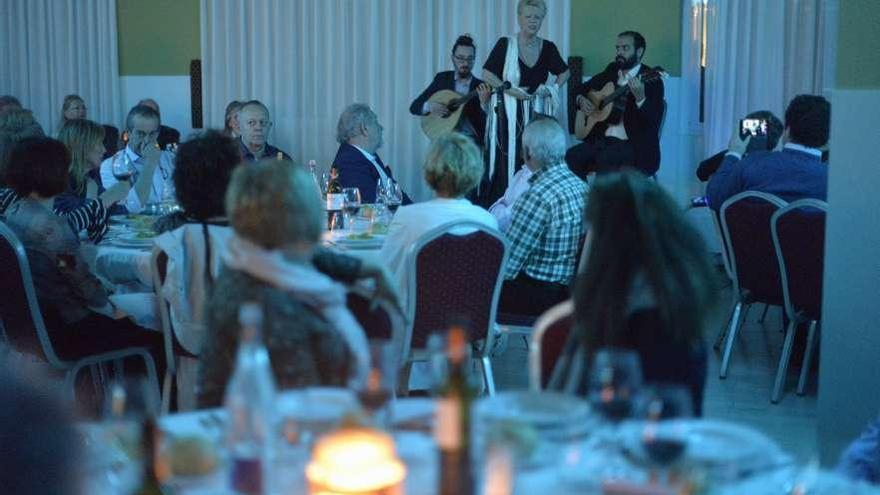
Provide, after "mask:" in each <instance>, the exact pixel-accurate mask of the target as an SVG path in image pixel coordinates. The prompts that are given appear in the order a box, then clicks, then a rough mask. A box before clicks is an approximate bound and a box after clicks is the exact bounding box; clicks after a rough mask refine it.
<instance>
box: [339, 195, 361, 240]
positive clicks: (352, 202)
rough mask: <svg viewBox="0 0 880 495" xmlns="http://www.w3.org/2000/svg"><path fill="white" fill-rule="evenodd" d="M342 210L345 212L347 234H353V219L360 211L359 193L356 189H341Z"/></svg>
mask: <svg viewBox="0 0 880 495" xmlns="http://www.w3.org/2000/svg"><path fill="white" fill-rule="evenodd" d="M342 198H343V203H342V208H343V209H344V211H345V223H346V225H348V233H349V234H353V233H354V218H355V216H357V213H358V211H359V210H360V209H361V191H360V189H358V188H356V187H346V188H343V189H342Z"/></svg>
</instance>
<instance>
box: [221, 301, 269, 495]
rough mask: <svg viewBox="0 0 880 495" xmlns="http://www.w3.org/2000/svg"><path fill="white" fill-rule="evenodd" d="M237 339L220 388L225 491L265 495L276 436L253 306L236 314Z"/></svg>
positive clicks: (258, 315) (245, 306)
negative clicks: (225, 416) (225, 417)
mask: <svg viewBox="0 0 880 495" xmlns="http://www.w3.org/2000/svg"><path fill="white" fill-rule="evenodd" d="M238 321H239V324H240V325H241V338H240V340H239V344H238V356H237V357H236V363H235V371H234V372H233V374H232V378H231V379H230V380H229V385H228V386H227V387H226V397H225V400H224V404H225V406H226V411H227V412H228V413H229V432H228V435H227V442H228V448H229V455H230V458H231V463H230V464H231V467H230V487H231V488H232V490H233V491H235V492H236V493H241V494H247V495H258V494H260V495H261V494H266V493H270V492H271V490H270V488H269V482H270V480H271V479H272V476H271V466H272V459H273V457H274V450H275V449H274V442H275V436H276V432H277V428H276V427H275V426H276V421H275V380H274V378H273V376H272V367H271V365H270V363H269V353H268V352H267V351H266V347H265V346H264V345H263V339H262V335H261V332H260V327H261V325H262V322H263V312H262V310H261V309H260V306H259V305H258V304H256V303H244V304H242V305H241V308H240V309H239V311H238Z"/></svg>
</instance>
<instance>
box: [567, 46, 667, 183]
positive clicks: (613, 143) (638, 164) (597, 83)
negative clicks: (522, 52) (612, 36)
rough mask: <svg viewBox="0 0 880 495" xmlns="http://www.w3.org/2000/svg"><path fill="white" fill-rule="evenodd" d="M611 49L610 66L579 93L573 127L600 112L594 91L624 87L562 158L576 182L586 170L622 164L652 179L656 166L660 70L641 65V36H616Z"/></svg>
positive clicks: (660, 116)
mask: <svg viewBox="0 0 880 495" xmlns="http://www.w3.org/2000/svg"><path fill="white" fill-rule="evenodd" d="M616 49H617V56H616V58H615V59H614V62H612V63H611V64H609V65H608V67H606V68H605V70H604V71H603V72H601V73H599V74H596V75H595V76H594V77H593V78H592V79H590V80H589V81H587V82H586V83H585V84H584V85H583V87H582V88H580V90H579V91H578V97H577V103H578V115H577V117H576V119H582V120H581V121H579V122H576V127H577V126H579V125H581V127H582V124H583V121H584V120H586V119H587V118H588V117H590V116H595V115H596V114H597V113H598V112H599V111H600V109H599V108H598V105H597V104H596V102H595V97H594V95H595V94H596V93H595V92H598V91H600V90H601V89H602V88H610V87H611V86H607V85H608V83H613V85H614V87H616V88H623V87H626V88H625V89H623V91H622V94H621V96H620V97H619V98H620V99H619V100H618V101H617V103H618V105H617V106H616V108H614V109H613V110H612V111H611V112H610V115H609V116H608V118H607V119H605V120H604V121H601V122H598V123H596V124H595V125H594V126H593V127H592V128H591V129H590V130H589V133H588V134H587V135H586V136H585V137H582V136H579V137H581V138H582V139H584V141H583V142H582V143H580V144H578V145H576V146H574V147H572V148H570V149H569V150H568V152H567V153H566V154H565V161H566V163H568V166H569V168H570V169H571V170H572V172H574V173H575V175H577V176H578V177H581V178H585V177H586V175H587V174H588V173H590V172H607V171H613V170H616V169H618V168H620V167H622V166H631V167H635V168H636V169H638V170H640V171H642V172H643V173H644V174H645V175H648V176H653V175H654V174H656V173H657V169H659V168H660V124H661V120H662V119H663V112H664V100H663V81H662V79H661V77H659V76H660V72H659V71H654V70H652V69H650V68H649V67H646V66H645V65H643V64H642V63H641V61H642V56H643V55H644V54H645V38H644V37H643V36H642V35H641V34H639V33H637V32H635V31H624V32H622V33H620V34H619V35H618V36H617V44H616ZM643 79H645V80H650V82H644V81H643ZM588 96H590V97H589V98H588ZM603 108H604V107H603ZM590 120H592V119H590ZM582 132H583V131H582Z"/></svg>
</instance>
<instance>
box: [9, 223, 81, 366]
mask: <svg viewBox="0 0 880 495" xmlns="http://www.w3.org/2000/svg"><path fill="white" fill-rule="evenodd" d="M0 293H2V294H3V297H0V318H2V320H3V329H4V331H5V333H6V339H7V342H8V343H9V345H10V346H11V347H12V348H14V349H16V350H17V351H19V352H22V353H26V354H30V355H33V356H35V357H37V358H39V359H41V360H43V361H46V362H48V363H49V364H51V365H52V366H55V367H56V368H60V369H63V368H67V367H68V366H69V363H66V362H64V361H62V360H61V359H59V358H58V355H57V354H56V353H55V349H54V348H53V347H52V342H51V340H50V339H49V334H48V332H47V331H46V324H45V322H44V320H43V314H42V313H41V312H40V305H39V303H38V302H37V294H36V290H35V289H34V283H33V279H32V277H31V269H30V264H29V263H28V259H27V255H26V254H25V250H24V246H23V245H22V244H21V241H19V240H18V237H16V235H15V233H14V232H12V230H10V229H9V227H8V226H7V225H6V224H5V223H3V222H0ZM53 323H56V322H54V321H53Z"/></svg>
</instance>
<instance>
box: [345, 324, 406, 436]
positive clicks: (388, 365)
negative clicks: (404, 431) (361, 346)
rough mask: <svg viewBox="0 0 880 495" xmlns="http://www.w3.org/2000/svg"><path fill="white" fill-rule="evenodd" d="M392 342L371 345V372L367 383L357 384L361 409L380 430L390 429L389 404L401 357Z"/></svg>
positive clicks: (356, 391) (395, 384)
mask: <svg viewBox="0 0 880 495" xmlns="http://www.w3.org/2000/svg"><path fill="white" fill-rule="evenodd" d="M397 349H398V347H396V346H394V345H393V343H392V342H390V341H386V342H372V343H370V371H369V373H368V375H367V380H366V382H365V383H356V384H354V385H355V389H356V390H355V393H356V395H357V398H358V401H360V403H361V407H362V408H363V410H364V412H366V413H367V414H368V415H369V417H370V418H371V419H372V422H373V423H374V424H375V426H377V427H379V428H388V427H390V426H391V425H390V417H389V416H390V411H389V407H388V405H389V403H390V402H391V399H392V398H393V397H394V390H395V387H396V386H397V372H398V363H399V359H400V356H399V355H398V353H397V352H396V351H397Z"/></svg>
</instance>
